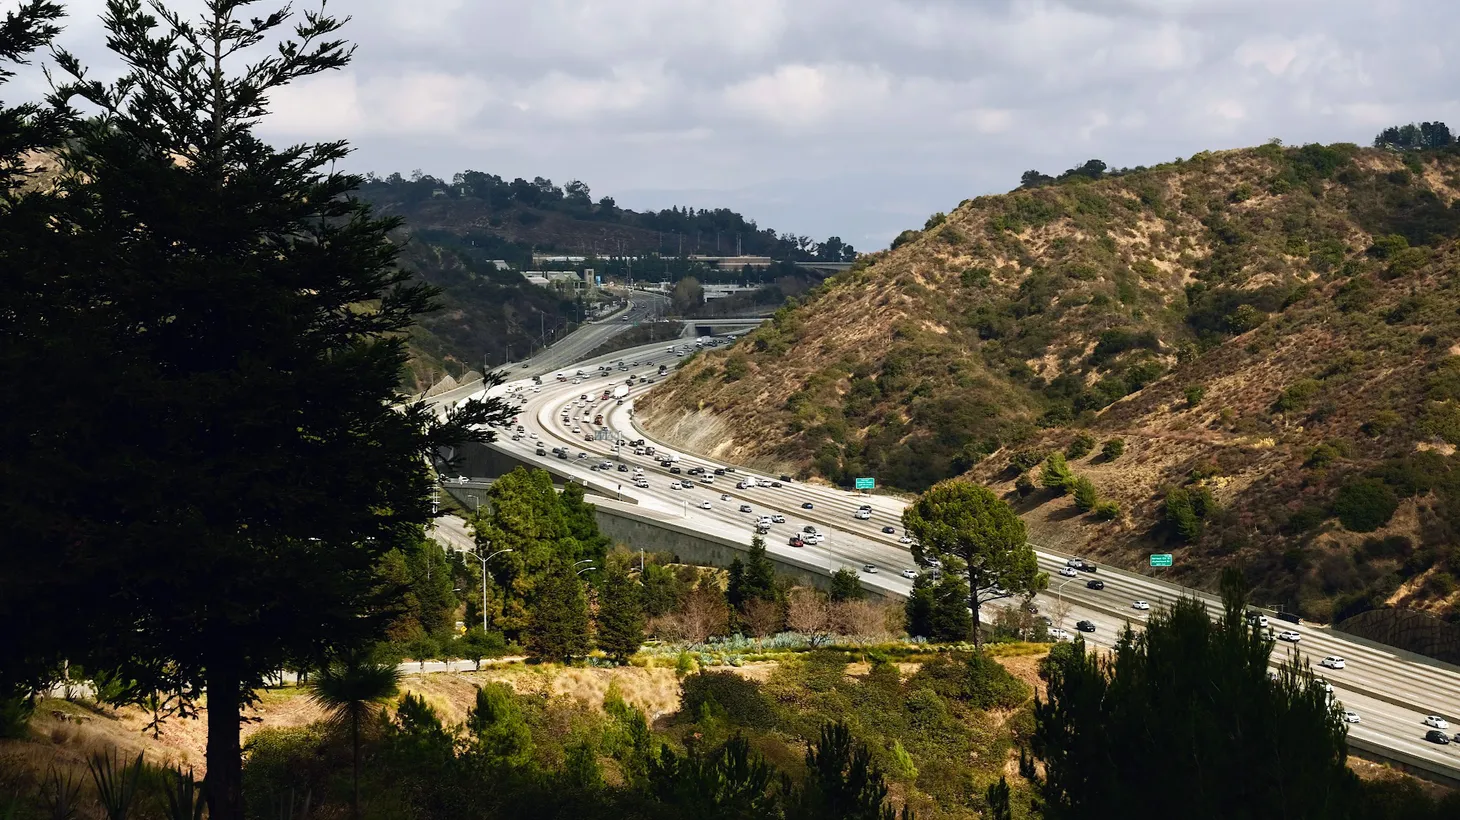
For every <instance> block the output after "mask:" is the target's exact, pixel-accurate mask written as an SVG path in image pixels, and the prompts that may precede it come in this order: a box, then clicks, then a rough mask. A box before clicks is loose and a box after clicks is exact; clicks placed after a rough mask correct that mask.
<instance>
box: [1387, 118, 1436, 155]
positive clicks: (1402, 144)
mask: <svg viewBox="0 0 1460 820" xmlns="http://www.w3.org/2000/svg"><path fill="white" fill-rule="evenodd" d="M1454 144H1455V135H1454V134H1452V133H1450V127H1449V126H1447V125H1445V124H1444V123H1443V122H1422V123H1420V124H1418V125H1415V124H1414V123H1409V124H1408V125H1391V126H1389V127H1388V128H1385V129H1384V130H1383V131H1380V132H1379V134H1378V136H1376V137H1374V147H1375V148H1393V149H1396V150H1399V151H1416V150H1419V149H1422V148H1445V147H1447V146H1450V145H1454Z"/></svg>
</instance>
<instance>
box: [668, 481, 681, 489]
mask: <svg viewBox="0 0 1460 820" xmlns="http://www.w3.org/2000/svg"><path fill="white" fill-rule="evenodd" d="M669 489H671V490H677V489H679V482H678V481H671V482H669Z"/></svg>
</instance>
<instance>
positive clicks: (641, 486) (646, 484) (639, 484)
mask: <svg viewBox="0 0 1460 820" xmlns="http://www.w3.org/2000/svg"><path fill="white" fill-rule="evenodd" d="M634 486H635V487H638V488H639V489H641V490H647V489H649V482H647V481H645V480H644V479H642V478H641V479H639V480H638V481H635V482H634Z"/></svg>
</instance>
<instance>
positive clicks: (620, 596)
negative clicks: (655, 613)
mask: <svg viewBox="0 0 1460 820" xmlns="http://www.w3.org/2000/svg"><path fill="white" fill-rule="evenodd" d="M643 643H644V606H643V603H642V602H641V601H640V600H639V585H638V584H636V583H634V580H633V579H632V578H630V577H629V573H628V570H627V568H625V567H624V566H623V565H622V564H615V565H610V566H609V568H608V569H607V570H605V571H604V576H603V584H602V588H601V590H600V592H599V595H598V648H599V649H602V650H603V651H604V652H606V653H608V656H609V657H611V658H613V659H615V660H617V661H618V662H619V663H626V662H627V661H628V659H629V658H630V657H631V656H632V655H633V654H634V653H635V652H638V651H639V646H640V645H642V644H643Z"/></svg>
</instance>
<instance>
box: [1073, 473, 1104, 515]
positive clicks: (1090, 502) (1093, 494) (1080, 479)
mask: <svg viewBox="0 0 1460 820" xmlns="http://www.w3.org/2000/svg"><path fill="white" fill-rule="evenodd" d="M1070 494H1071V495H1073V496H1074V498H1075V509H1077V510H1079V511H1080V512H1089V511H1091V510H1093V509H1095V505H1096V504H1098V503H1099V502H1100V493H1099V491H1097V490H1096V489H1095V482H1093V481H1091V480H1090V479H1088V478H1086V477H1084V476H1075V480H1074V481H1071V482H1070Z"/></svg>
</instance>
